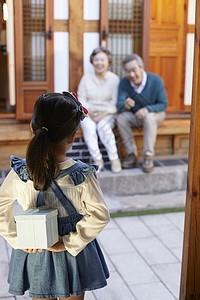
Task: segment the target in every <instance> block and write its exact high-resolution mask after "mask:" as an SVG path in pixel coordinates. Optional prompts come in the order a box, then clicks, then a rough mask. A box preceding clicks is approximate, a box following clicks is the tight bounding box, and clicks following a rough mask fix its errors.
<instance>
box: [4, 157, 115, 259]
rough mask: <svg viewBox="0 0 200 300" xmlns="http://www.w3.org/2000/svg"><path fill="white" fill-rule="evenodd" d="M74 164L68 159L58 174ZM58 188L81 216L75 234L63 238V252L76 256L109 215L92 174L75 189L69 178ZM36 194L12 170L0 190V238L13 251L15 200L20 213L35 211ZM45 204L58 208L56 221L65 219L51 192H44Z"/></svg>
mask: <svg viewBox="0 0 200 300" xmlns="http://www.w3.org/2000/svg"><path fill="white" fill-rule="evenodd" d="M74 163H75V161H74V160H73V159H71V158H69V159H67V160H66V161H64V162H62V163H60V164H59V167H60V170H62V169H66V168H69V167H71V166H72V165H73V164H74ZM58 184H59V186H60V187H61V189H62V191H63V192H64V194H66V195H67V197H68V198H69V199H70V200H71V202H72V204H73V205H74V207H75V208H76V210H77V212H78V213H80V214H83V215H84V217H83V219H81V220H80V221H79V222H78V223H77V225H76V229H77V231H76V232H71V233H70V234H67V235H65V236H63V237H62V240H63V243H64V245H65V248H66V250H67V251H68V252H69V253H70V254H72V255H73V256H76V255H77V254H78V253H79V252H80V251H81V250H83V249H84V247H85V246H86V245H87V244H88V243H89V242H91V241H92V240H93V239H95V238H96V237H97V235H98V234H99V233H100V232H101V230H102V229H103V228H104V227H105V226H106V225H107V223H108V222H109V212H108V209H107V206H106V203H105V200H104V197H103V194H102V191H101V189H100V186H99V184H98V182H97V180H96V178H95V176H94V174H93V172H92V171H91V172H90V174H89V176H88V178H87V179H86V180H85V181H84V182H83V183H81V184H79V185H77V186H74V184H73V183H72V181H71V179H70V177H69V175H66V176H65V177H63V178H61V179H59V180H58ZM38 193H39V192H38V191H36V190H35V189H34V187H33V182H32V181H31V180H28V181H27V182H26V183H25V182H23V181H22V180H21V179H20V178H19V177H18V175H17V174H16V173H15V171H13V170H11V171H10V172H9V174H8V176H7V177H6V179H5V180H4V182H3V184H2V186H1V187H0V235H2V236H3V237H4V238H5V240H6V241H7V242H8V243H9V244H10V245H11V246H12V247H13V248H15V249H17V232H16V225H15V222H14V217H13V212H14V205H15V200H17V201H18V203H19V205H20V207H21V208H22V209H23V210H27V209H29V208H32V207H36V201H37V195H38ZM45 204H46V205H47V206H49V207H51V208H57V209H58V215H59V217H64V216H66V215H67V212H66V210H65V209H64V207H63V206H62V204H61V203H60V201H59V200H58V199H57V198H56V197H55V195H54V193H53V192H52V191H51V189H50V188H49V189H48V190H47V191H46V192H45Z"/></svg>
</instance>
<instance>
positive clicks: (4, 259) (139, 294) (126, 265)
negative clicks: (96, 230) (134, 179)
mask: <svg viewBox="0 0 200 300" xmlns="http://www.w3.org/2000/svg"><path fill="white" fill-rule="evenodd" d="M183 227H184V213H183V212H177V213H167V214H157V215H145V216H136V217H119V218H113V219H111V221H110V223H109V225H108V226H107V227H106V228H105V229H104V230H103V231H102V232H101V234H100V235H99V241H100V244H101V246H102V249H103V251H104V254H105V257H106V260H107V263H108V266H109V270H110V274H111V276H110V279H109V280H108V286H107V287H105V288H103V289H99V290H96V291H92V292H87V293H86V297H85V299H86V300H135V299H137V300H147V299H148V300H174V299H178V297H179V284H180V273H181V256H182V244H183ZM10 251H11V249H10V246H8V244H7V243H6V242H5V240H4V239H3V238H2V237H0V265H1V276H0V299H3V300H14V299H17V300H22V299H24V300H28V299H30V298H29V297H28V293H27V294H26V295H25V296H20V297H13V296H12V295H10V294H9V293H8V292H7V290H8V285H7V282H6V279H7V274H8V265H9V256H10Z"/></svg>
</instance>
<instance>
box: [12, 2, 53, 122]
mask: <svg viewBox="0 0 200 300" xmlns="http://www.w3.org/2000/svg"><path fill="white" fill-rule="evenodd" d="M22 8H23V0H14V19H15V20H14V21H15V81H16V119H18V120H30V119H31V117H32V112H27V113H26V112H25V100H24V92H26V91H29V90H32V91H37V90H38V91H40V92H41V93H43V92H44V93H45V92H46V93H47V92H53V91H54V50H53V0H48V1H47V0H46V7H45V17H46V25H45V26H46V27H45V31H46V33H48V31H49V24H51V23H52V39H51V40H48V42H47V43H46V53H48V55H46V80H45V81H40V82H33V81H32V82H29V81H26V82H25V81H24V78H23V70H24V53H23V11H22ZM19 41H20V42H19ZM35 100H36V99H35ZM35 100H34V101H35Z"/></svg>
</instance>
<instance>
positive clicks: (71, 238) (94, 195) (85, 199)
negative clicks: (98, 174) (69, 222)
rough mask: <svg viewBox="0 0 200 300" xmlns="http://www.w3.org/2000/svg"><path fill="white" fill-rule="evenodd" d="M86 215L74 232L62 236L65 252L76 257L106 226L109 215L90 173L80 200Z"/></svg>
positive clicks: (99, 190) (100, 192) (96, 183)
mask: <svg viewBox="0 0 200 300" xmlns="http://www.w3.org/2000/svg"><path fill="white" fill-rule="evenodd" d="M81 201H82V203H83V205H84V209H85V211H86V215H85V216H84V217H83V219H82V220H81V221H79V222H78V223H77V225H76V229H77V231H76V232H71V233H70V234H68V235H65V236H63V243H64V245H65V247H66V250H67V251H68V252H69V253H70V254H72V255H73V256H76V255H77V254H78V253H79V252H81V251H82V250H83V249H84V248H85V246H86V245H87V244H88V243H90V242H91V241H92V240H94V239H95V238H96V237H97V236H98V234H99V233H100V232H101V231H102V229H103V228H104V227H105V226H106V225H107V224H108V222H109V220H110V215H109V211H108V208H107V206H106V203H105V200H104V197H103V194H102V191H101V189H100V187H99V184H98V182H97V180H96V178H95V176H94V174H93V173H92V172H91V173H90V176H89V177H88V179H87V180H86V181H85V185H84V191H83V194H82V199H81Z"/></svg>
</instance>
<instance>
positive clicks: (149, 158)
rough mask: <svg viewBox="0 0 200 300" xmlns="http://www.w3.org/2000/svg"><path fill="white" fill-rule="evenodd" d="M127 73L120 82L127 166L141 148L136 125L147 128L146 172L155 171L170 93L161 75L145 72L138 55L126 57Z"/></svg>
mask: <svg viewBox="0 0 200 300" xmlns="http://www.w3.org/2000/svg"><path fill="white" fill-rule="evenodd" d="M123 68H124V70H125V73H126V77H124V78H123V79H122V80H121V81H120V84H119V90H118V100H117V109H118V111H119V115H118V117H117V126H118V130H119V133H120V135H121V138H122V140H123V143H124V146H125V149H126V152H127V154H128V156H127V157H126V158H125V159H124V161H123V162H122V166H123V167H124V168H129V167H132V166H133V165H134V164H135V163H136V162H137V148H136V144H135V140H134V136H133V133H132V128H140V127H141V128H143V131H144V148H143V153H144V159H143V164H142V169H143V171H144V172H151V171H152V170H153V167H154V164H153V156H154V144H155V141H156V136H157V127H158V126H159V125H161V124H162V122H163V120H164V118H165V110H166V107H167V94H166V91H165V87H164V84H163V81H162V79H161V77H160V76H158V75H156V74H153V73H149V72H145V71H144V67H143V61H142V58H141V57H140V56H138V55H137V54H132V55H129V56H127V57H126V58H125V59H124V60H123Z"/></svg>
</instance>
